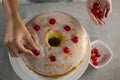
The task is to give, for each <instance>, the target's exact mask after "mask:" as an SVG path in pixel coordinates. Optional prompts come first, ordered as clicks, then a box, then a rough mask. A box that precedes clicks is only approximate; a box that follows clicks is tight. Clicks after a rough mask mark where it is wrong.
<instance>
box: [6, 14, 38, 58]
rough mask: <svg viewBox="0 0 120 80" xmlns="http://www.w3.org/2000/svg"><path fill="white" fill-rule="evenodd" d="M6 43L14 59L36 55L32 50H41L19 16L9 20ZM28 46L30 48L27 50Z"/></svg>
mask: <svg viewBox="0 0 120 80" xmlns="http://www.w3.org/2000/svg"><path fill="white" fill-rule="evenodd" d="M4 41H5V44H6V46H7V48H8V50H9V52H10V54H11V56H13V57H18V56H22V55H24V54H25V53H29V54H31V55H34V54H33V52H32V50H39V49H38V48H37V46H36V45H35V43H34V41H33V39H32V38H31V35H30V33H29V32H28V30H27V29H26V27H25V25H24V23H23V22H22V20H21V19H20V16H19V15H17V16H14V17H10V18H9V19H7V29H6V34H5V39H4ZM26 45H27V46H29V47H27V48H26Z"/></svg>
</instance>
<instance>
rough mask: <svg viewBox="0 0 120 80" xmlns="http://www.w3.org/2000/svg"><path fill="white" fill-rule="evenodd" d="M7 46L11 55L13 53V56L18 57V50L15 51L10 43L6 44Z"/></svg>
mask: <svg viewBox="0 0 120 80" xmlns="http://www.w3.org/2000/svg"><path fill="white" fill-rule="evenodd" d="M6 47H7V49H8V52H9V53H10V55H11V56H12V57H18V56H17V55H16V52H15V51H14V49H12V48H11V44H10V43H7V44H6Z"/></svg>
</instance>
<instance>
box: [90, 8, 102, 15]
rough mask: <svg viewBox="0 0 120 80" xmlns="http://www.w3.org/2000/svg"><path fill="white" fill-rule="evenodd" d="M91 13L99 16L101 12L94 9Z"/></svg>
mask: <svg viewBox="0 0 120 80" xmlns="http://www.w3.org/2000/svg"><path fill="white" fill-rule="evenodd" d="M91 12H92V13H93V14H94V15H95V16H97V15H98V13H99V12H100V10H99V9H92V10H91Z"/></svg>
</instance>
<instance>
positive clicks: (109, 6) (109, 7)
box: [105, 3, 112, 18]
mask: <svg viewBox="0 0 120 80" xmlns="http://www.w3.org/2000/svg"><path fill="white" fill-rule="evenodd" d="M111 12H112V4H111V3H109V4H107V5H106V13H105V17H106V18H107V17H109V15H110V13H111Z"/></svg>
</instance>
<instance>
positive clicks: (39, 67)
mask: <svg viewBox="0 0 120 80" xmlns="http://www.w3.org/2000/svg"><path fill="white" fill-rule="evenodd" d="M26 26H27V29H28V31H29V32H30V34H31V35H32V37H33V39H34V41H35V43H36V45H37V46H38V47H39V49H40V55H39V56H37V57H33V56H32V55H30V54H26V55H25V56H24V57H23V59H24V61H25V63H26V65H27V66H28V67H29V68H30V69H31V70H33V71H34V72H36V73H38V74H40V75H43V76H48V77H59V76H64V75H66V74H68V73H70V72H72V71H74V70H75V69H76V68H77V67H78V66H79V65H80V64H81V63H82V60H83V59H84V57H85V55H86V52H87V50H88V37H87V34H86V32H85V30H84V29H83V27H82V26H81V25H80V23H79V22H78V21H77V20H76V19H75V18H73V17H72V16H70V15H68V14H66V13H63V12H48V13H44V14H41V15H37V16H35V17H33V18H32V19H31V20H29V21H28V22H27V24H26Z"/></svg>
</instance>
